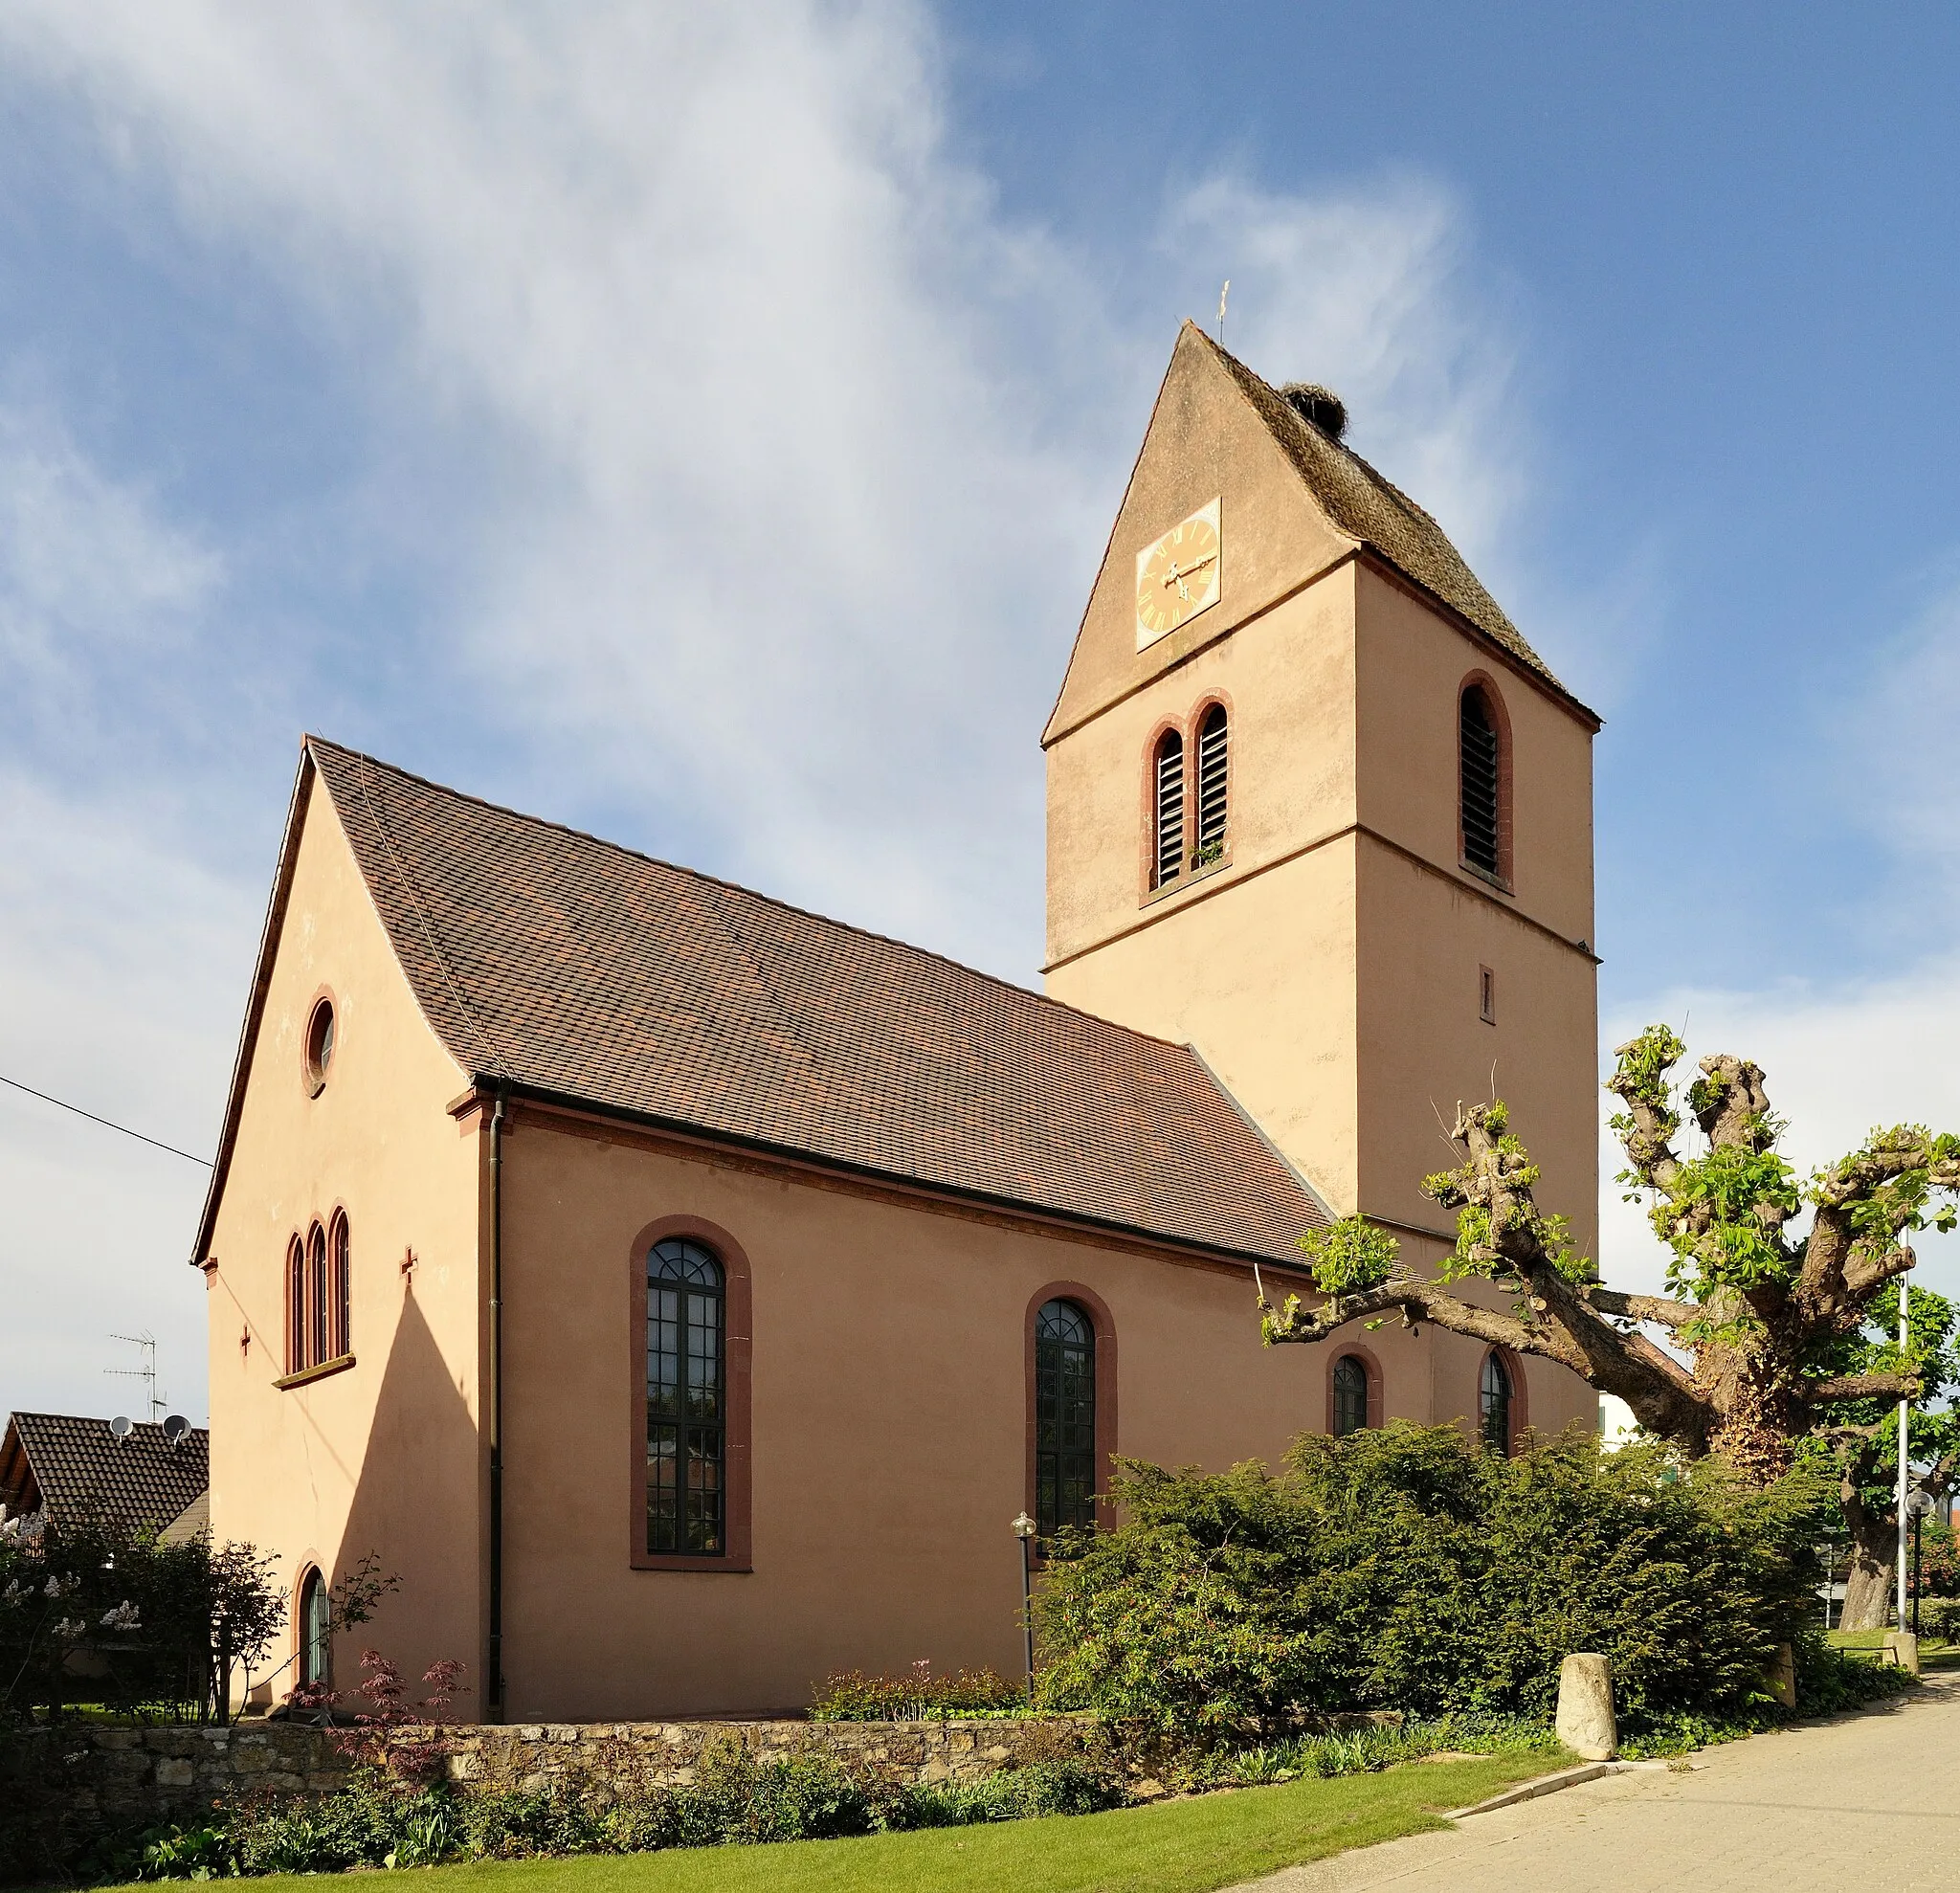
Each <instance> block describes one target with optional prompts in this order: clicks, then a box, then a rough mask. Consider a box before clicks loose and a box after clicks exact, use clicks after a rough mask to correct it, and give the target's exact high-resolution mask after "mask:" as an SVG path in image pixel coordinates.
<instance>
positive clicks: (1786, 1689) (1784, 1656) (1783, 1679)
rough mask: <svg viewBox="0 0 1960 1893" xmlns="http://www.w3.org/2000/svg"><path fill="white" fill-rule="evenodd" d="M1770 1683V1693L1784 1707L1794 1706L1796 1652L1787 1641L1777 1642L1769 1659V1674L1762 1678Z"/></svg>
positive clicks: (1791, 1707)
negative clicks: (1774, 1652) (1773, 1653)
mask: <svg viewBox="0 0 1960 1893" xmlns="http://www.w3.org/2000/svg"><path fill="white" fill-rule="evenodd" d="M1764 1681H1767V1682H1768V1683H1769V1685H1770V1694H1771V1695H1772V1696H1773V1697H1775V1699H1776V1700H1777V1701H1778V1702H1779V1703H1781V1704H1783V1706H1784V1707H1785V1708H1786V1709H1793V1708H1795V1707H1796V1652H1795V1651H1794V1650H1793V1649H1792V1648H1791V1647H1790V1645H1789V1644H1788V1643H1779V1644H1777V1646H1776V1654H1775V1655H1774V1656H1773V1657H1771V1659H1770V1674H1769V1675H1768V1677H1766V1678H1765V1679H1764Z"/></svg>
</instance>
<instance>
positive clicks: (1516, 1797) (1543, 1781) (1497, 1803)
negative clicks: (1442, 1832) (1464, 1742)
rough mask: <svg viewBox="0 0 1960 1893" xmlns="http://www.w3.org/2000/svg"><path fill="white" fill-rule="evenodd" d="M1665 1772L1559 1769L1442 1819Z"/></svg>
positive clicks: (1612, 1765) (1636, 1765) (1587, 1766)
mask: <svg viewBox="0 0 1960 1893" xmlns="http://www.w3.org/2000/svg"><path fill="white" fill-rule="evenodd" d="M1666 1768H1667V1764H1666V1763H1665V1762H1582V1763H1581V1764H1580V1765H1579V1766H1578V1767H1577V1768H1575V1769H1561V1770H1560V1771H1558V1772H1557V1773H1556V1774H1541V1775H1540V1776H1539V1777H1538V1779H1537V1780H1536V1781H1521V1782H1519V1784H1518V1785H1517V1786H1516V1787H1515V1788H1506V1789H1505V1790H1504V1791H1503V1793H1502V1794H1493V1795H1492V1796H1491V1797H1490V1799H1489V1800H1487V1801H1479V1802H1477V1803H1476V1804H1475V1805H1474V1806H1472V1807H1468V1808H1452V1809H1451V1810H1450V1811H1449V1813H1448V1814H1446V1815H1444V1816H1443V1818H1444V1819H1445V1820H1462V1819H1464V1818H1465V1817H1466V1816H1467V1815H1488V1814H1495V1813H1496V1812H1497V1810H1498V1809H1500V1808H1509V1807H1515V1806H1516V1805H1517V1804H1518V1803H1519V1802H1520V1801H1535V1800H1536V1799H1537V1798H1538V1797H1539V1796H1540V1795H1541V1794H1556V1793H1558V1792H1559V1790H1560V1789H1561V1788H1578V1787H1581V1786H1583V1785H1584V1784H1585V1783H1586V1782H1589V1781H1598V1780H1600V1779H1601V1778H1602V1777H1604V1776H1606V1775H1609V1774H1629V1773H1632V1772H1633V1771H1636V1770H1638V1771H1642V1772H1650V1773H1651V1772H1652V1771H1656V1770H1661V1771H1665V1769H1666Z"/></svg>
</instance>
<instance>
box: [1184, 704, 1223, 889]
mask: <svg viewBox="0 0 1960 1893" xmlns="http://www.w3.org/2000/svg"><path fill="white" fill-rule="evenodd" d="M1225 722H1226V719H1225V705H1224V704H1223V703H1214V704H1213V705H1212V707H1211V708H1210V709H1209V710H1207V711H1206V712H1205V721H1204V723H1203V724H1202V725H1201V726H1200V727H1199V730H1198V824H1197V848H1196V850H1195V852H1194V853H1193V855H1192V866H1193V867H1204V866H1206V865H1207V864H1208V863H1210V862H1212V861H1215V860H1217V859H1218V858H1219V857H1220V856H1222V855H1223V854H1224V852H1225V817H1226V787H1225V783H1226V768H1225Z"/></svg>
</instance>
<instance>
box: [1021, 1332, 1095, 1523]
mask: <svg viewBox="0 0 1960 1893" xmlns="http://www.w3.org/2000/svg"><path fill="white" fill-rule="evenodd" d="M1035 1526H1036V1533H1037V1534H1038V1536H1039V1537H1040V1538H1041V1539H1043V1540H1044V1541H1046V1540H1050V1539H1053V1538H1054V1536H1055V1534H1056V1533H1057V1532H1058V1531H1059V1530H1060V1529H1061V1528H1062V1526H1076V1527H1077V1528H1078V1529H1080V1530H1082V1531H1092V1530H1094V1529H1095V1526H1096V1329H1095V1325H1094V1324H1093V1323H1091V1321H1090V1320H1089V1317H1088V1315H1087V1313H1086V1312H1085V1311H1084V1310H1083V1309H1081V1308H1079V1307H1078V1306H1077V1305H1076V1304H1075V1303H1073V1302H1044V1303H1042V1304H1041V1311H1040V1313H1039V1314H1037V1315H1036V1317H1035Z"/></svg>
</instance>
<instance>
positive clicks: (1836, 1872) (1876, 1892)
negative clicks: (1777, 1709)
mask: <svg viewBox="0 0 1960 1893" xmlns="http://www.w3.org/2000/svg"><path fill="white" fill-rule="evenodd" d="M1253 1886H1255V1887H1256V1888H1257V1889H1258V1893H1370V1890H1371V1889H1373V1888H1377V1887H1379V1888H1382V1889H1385V1893H1386V1890H1387V1889H1392V1893H1539V1889H1557V1893H1593V1889H1595V1888H1596V1889H1599V1893H1606V1889H1609V1888H1610V1889H1612V1893H1679V1890H1680V1889H1688V1890H1689V1893H1733V1890H1734V1889H1743V1888H1748V1889H1750V1893H1755V1889H1766V1888H1773V1889H1777V1893H1811V1889H1813V1888H1815V1889H1816V1890H1817V1893H1827V1889H1828V1893H1900V1889H1906V1888H1911V1889H1917V1888H1921V1887H1954V1888H1960V1677H1951V1678H1939V1677H1935V1678H1928V1679H1927V1685H1926V1687H1925V1688H1924V1689H1923V1690H1921V1691H1916V1692H1915V1693H1914V1694H1913V1695H1912V1696H1910V1697H1907V1698H1904V1699H1903V1700H1901V1699H1895V1700H1894V1701H1893V1702H1891V1703H1887V1704H1881V1705H1879V1706H1878V1707H1876V1708H1873V1709H1868V1710H1864V1711H1861V1712H1860V1713H1859V1714H1857V1715H1851V1716H1843V1717H1839V1718H1838V1719H1837V1720H1835V1721H1832V1722H1828V1723H1811V1724H1806V1725H1803V1726H1798V1727H1796V1728H1793V1729H1791V1730H1787V1731H1783V1732H1779V1733H1777V1734H1773V1735H1759V1736H1756V1737H1755V1738H1753V1739H1752V1740H1750V1741H1748V1742H1732V1743H1727V1744H1725V1745H1724V1746H1723V1747H1721V1748H1710V1749H1707V1750H1706V1751H1704V1753H1702V1754H1700V1755H1697V1756H1696V1757H1694V1767H1693V1769H1692V1770H1691V1771H1685V1772H1679V1773H1676V1772H1653V1773H1650V1772H1645V1771H1640V1772H1634V1773H1628V1774H1619V1775H1613V1776H1610V1777H1608V1778H1607V1779H1605V1780H1603V1781H1595V1782H1588V1783H1586V1784H1584V1785H1583V1786H1581V1787H1578V1788H1569V1789H1567V1790H1565V1791H1564V1792H1563V1793H1557V1794H1549V1795H1547V1796H1545V1797H1544V1798H1543V1799H1541V1800H1537V1801H1526V1802H1524V1803H1522V1804H1521V1805H1519V1806H1517V1807H1513V1808H1503V1809H1500V1810H1498V1811H1497V1812H1496V1813H1494V1814H1487V1815H1472V1816H1471V1817H1470V1818H1469V1819H1467V1820H1463V1821H1459V1822H1458V1823H1457V1825H1456V1826H1455V1827H1454V1828H1452V1829H1451V1830H1450V1831H1449V1832H1448V1833H1442V1834H1417V1835H1412V1836H1411V1837H1409V1838H1408V1839H1406V1840H1392V1841H1389V1842H1388V1843H1386V1844H1385V1845H1383V1846H1380V1847H1368V1848H1363V1849H1361V1850H1359V1851H1358V1852H1355V1853H1352V1854H1343V1855H1340V1856H1338V1857H1337V1858H1335V1859H1333V1860H1322V1861H1318V1862H1316V1863H1315V1864H1314V1865H1311V1866H1303V1867H1289V1868H1287V1869H1286V1870H1285V1871H1284V1872H1283V1873H1278V1874H1274V1875H1272V1876H1271V1877H1270V1878H1268V1879H1265V1880H1260V1881H1257V1882H1253ZM1237 1893H1251V1889H1250V1888H1247V1889H1238V1890H1237Z"/></svg>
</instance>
